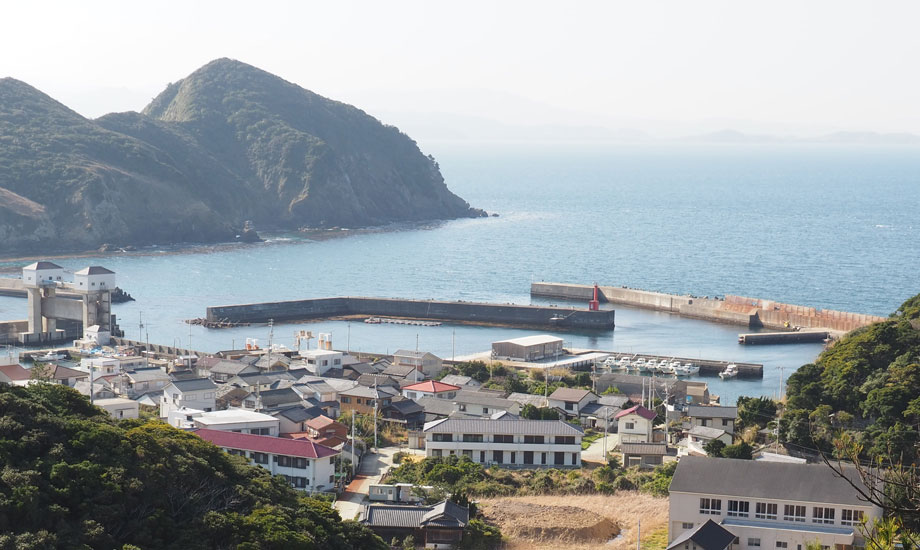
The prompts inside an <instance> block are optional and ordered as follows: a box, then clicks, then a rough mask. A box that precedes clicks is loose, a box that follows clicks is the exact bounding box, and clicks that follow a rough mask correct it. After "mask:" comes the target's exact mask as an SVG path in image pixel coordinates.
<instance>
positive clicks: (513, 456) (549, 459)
mask: <svg viewBox="0 0 920 550" xmlns="http://www.w3.org/2000/svg"><path fill="white" fill-rule="evenodd" d="M450 454H451V455H452V454H454V451H450ZM458 454H460V455H463V456H465V457H468V458H469V459H470V460H474V461H475V460H476V459H477V458H478V459H479V462H480V463H481V464H485V463H486V459H487V458H491V462H492V463H494V464H540V465H545V464H555V465H561V466H565V465H572V464H577V462H578V453H564V452H534V451H492V452H491V456H490V454H489V453H488V452H486V451H474V450H471V449H464V450H461V451H459V453H458ZM567 454H568V455H571V462H566V455H567ZM431 456H437V457H440V456H444V453H443V451H442V450H441V449H432V450H431ZM518 457H520V458H521V460H522V462H520V463H519V462H518V460H517V459H518ZM506 458H507V459H508V460H507V461H506V460H505V459H506Z"/></svg>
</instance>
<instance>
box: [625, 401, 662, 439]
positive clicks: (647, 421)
mask: <svg viewBox="0 0 920 550" xmlns="http://www.w3.org/2000/svg"><path fill="white" fill-rule="evenodd" d="M655 416H656V414H655V412H654V411H650V410H648V409H646V408H645V407H643V406H642V405H636V406H634V407H630V408H628V409H626V410H623V411H620V412H619V413H617V415H616V421H617V432H618V433H619V434H620V443H651V442H652V441H653V437H652V430H653V428H654V423H655Z"/></svg>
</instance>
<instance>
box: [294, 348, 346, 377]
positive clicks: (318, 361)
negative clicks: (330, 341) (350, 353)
mask: <svg viewBox="0 0 920 550" xmlns="http://www.w3.org/2000/svg"><path fill="white" fill-rule="evenodd" d="M300 356H301V357H302V358H303V360H304V363H306V368H307V370H308V371H309V372H310V373H311V374H313V375H315V376H324V375H325V374H326V373H327V372H328V371H329V370H331V369H336V370H342V360H343V358H344V356H345V354H344V353H343V352H341V351H333V350H326V349H311V350H307V351H302V352H300Z"/></svg>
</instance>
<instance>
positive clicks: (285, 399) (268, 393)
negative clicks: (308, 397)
mask: <svg viewBox="0 0 920 550" xmlns="http://www.w3.org/2000/svg"><path fill="white" fill-rule="evenodd" d="M249 395H250V396H254V395H256V393H255V392H252V393H250V394H249ZM258 395H259V397H260V398H261V399H262V406H263V407H277V406H278V405H284V404H286V403H297V402H299V401H301V397H300V394H299V393H297V392H296V391H294V390H293V388H284V389H279V390H265V391H262V392H259V394H258Z"/></svg>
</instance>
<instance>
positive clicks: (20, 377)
mask: <svg viewBox="0 0 920 550" xmlns="http://www.w3.org/2000/svg"><path fill="white" fill-rule="evenodd" d="M30 379H31V376H30V375H29V371H28V370H27V369H24V368H23V367H22V365H20V364H19V363H14V364H12V365H0V383H3V384H11V385H13V386H25V385H28V383H29V380H30Z"/></svg>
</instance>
